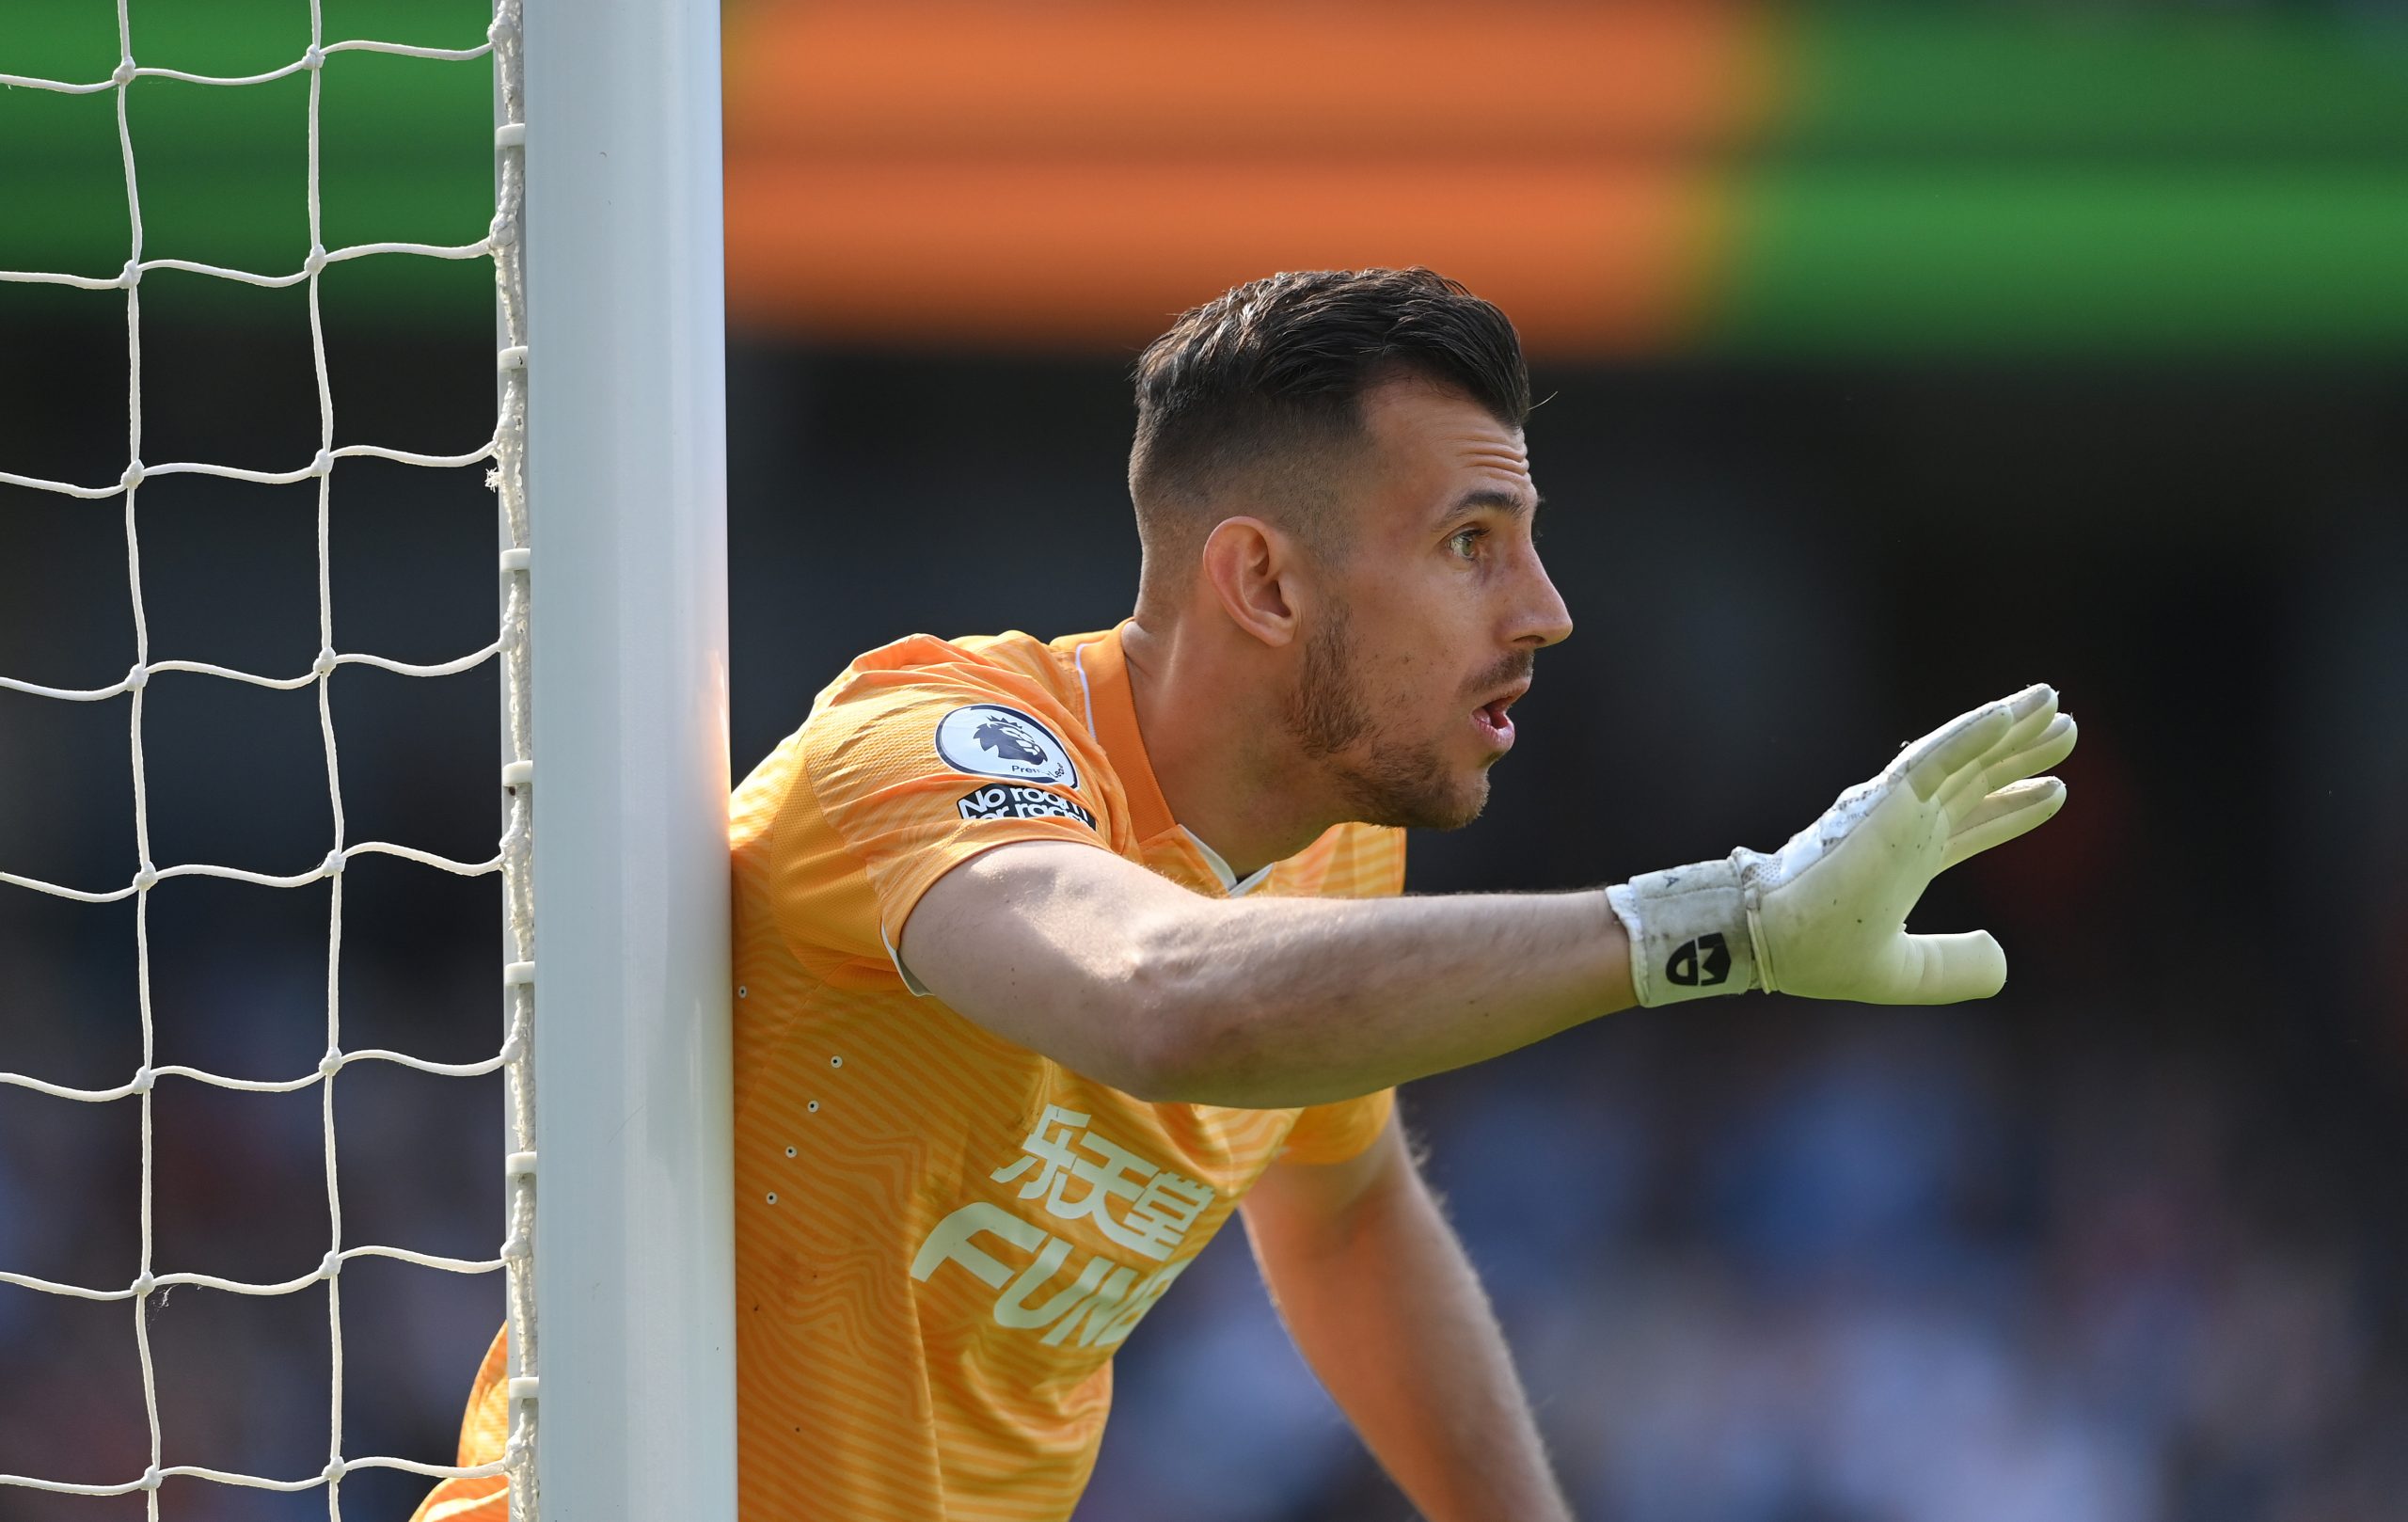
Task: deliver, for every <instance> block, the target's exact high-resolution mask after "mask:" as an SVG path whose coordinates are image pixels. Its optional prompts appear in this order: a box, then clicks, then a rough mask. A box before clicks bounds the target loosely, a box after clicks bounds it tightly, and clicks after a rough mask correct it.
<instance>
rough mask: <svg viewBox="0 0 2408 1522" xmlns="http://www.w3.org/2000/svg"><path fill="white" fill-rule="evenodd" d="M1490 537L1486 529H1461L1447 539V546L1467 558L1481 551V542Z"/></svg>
mask: <svg viewBox="0 0 2408 1522" xmlns="http://www.w3.org/2000/svg"><path fill="white" fill-rule="evenodd" d="M1487 537H1488V531H1487V530H1485V529H1461V530H1458V531H1456V532H1455V533H1454V534H1453V536H1452V537H1450V538H1449V539H1448V541H1447V547H1448V548H1449V549H1450V550H1452V551H1453V552H1454V553H1456V554H1458V555H1460V556H1462V557H1463V558H1464V559H1465V560H1470V559H1471V558H1472V557H1473V556H1475V555H1477V554H1479V553H1480V542H1481V540H1482V539H1485V538H1487Z"/></svg>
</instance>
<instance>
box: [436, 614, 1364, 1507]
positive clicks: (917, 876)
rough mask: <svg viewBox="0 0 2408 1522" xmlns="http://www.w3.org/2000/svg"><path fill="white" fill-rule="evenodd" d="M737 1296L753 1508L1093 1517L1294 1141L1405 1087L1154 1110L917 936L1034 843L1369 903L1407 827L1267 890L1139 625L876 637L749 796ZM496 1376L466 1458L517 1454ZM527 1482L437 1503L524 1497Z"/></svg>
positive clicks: (1312, 1144) (740, 952)
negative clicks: (966, 875)
mask: <svg viewBox="0 0 2408 1522" xmlns="http://www.w3.org/2000/svg"><path fill="white" fill-rule="evenodd" d="M732 835H733V840H734V846H735V865H736V905H735V910H736V982H737V1005H736V1148H737V1152H736V1249H737V1250H736V1260H737V1263H736V1272H737V1284H736V1296H737V1301H736V1308H737V1426H738V1458H737V1463H738V1487H739V1491H740V1494H741V1496H742V1502H743V1514H744V1516H745V1517H746V1519H747V1522H784V1519H787V1518H806V1517H808V1518H829V1519H844V1522H850V1519H854V1518H862V1519H865V1522H940V1519H946V1518H964V1519H967V1518H977V1519H998V1522H1001V1519H1006V1518H1008V1519H1012V1522H1038V1519H1057V1518H1062V1517H1066V1516H1068V1515H1069V1513H1070V1511H1071V1509H1072V1507H1073V1506H1075V1505H1076V1504H1077V1501H1078V1498H1079V1493H1080V1491H1081V1490H1082V1489H1083V1488H1084V1487H1085V1484H1086V1480H1087V1475H1088V1472H1089V1470H1090V1469H1091V1468H1092V1467H1093V1466H1094V1463H1095V1455H1096V1448H1097V1444H1098V1442H1099V1441H1100V1440H1101V1436H1102V1433H1103V1421H1104V1414H1105V1411H1106V1409H1107V1408H1108V1407H1109V1405H1110V1403H1111V1399H1112V1369H1111V1358H1112V1352H1113V1350H1114V1349H1115V1348H1117V1346H1119V1345H1120V1343H1121V1342H1122V1341H1123V1340H1125V1339H1127V1338H1128V1336H1129V1335H1130V1332H1131V1331H1132V1329H1133V1328H1134V1327H1135V1325H1136V1324H1137V1322H1138V1320H1139V1318H1141V1317H1142V1316H1144V1314H1145V1313H1146V1311H1147V1309H1148V1308H1149V1307H1150V1306H1152V1305H1153V1303H1154V1302H1155V1300H1156V1299H1158V1298H1159V1297H1160V1296H1161V1295H1162V1294H1163V1293H1164V1291H1166V1290H1168V1289H1169V1288H1170V1285H1171V1283H1172V1281H1173V1280H1175V1279H1177V1278H1178V1277H1179V1276H1180V1272H1181V1271H1182V1270H1184V1269H1185V1268H1186V1267H1187V1265H1188V1264H1189V1263H1190V1262H1191V1261H1193V1260H1194V1259H1195V1257H1196V1253H1197V1252H1198V1251H1200V1250H1201V1249H1202V1248H1203V1246H1204V1245H1205V1243H1206V1242H1207V1241H1209V1240H1210V1239H1211V1238H1212V1233H1213V1232H1214V1231H1216V1230H1218V1229H1220V1227H1221V1224H1222V1223H1223V1222H1224V1221H1226V1220H1227V1219H1228V1215H1229V1213H1230V1212H1231V1211H1232V1210H1233V1209H1235V1208H1236V1206H1237V1203H1238V1201H1239V1199H1240V1198H1241V1197H1244V1194H1245V1192H1246V1190H1247V1189H1248V1188H1249V1187H1250V1186H1251V1185H1252V1184H1253V1182H1254V1181H1255V1180H1256V1179H1257V1178H1259V1176H1260V1175H1261V1173H1262V1170H1263V1169H1264V1168H1265V1167H1267V1166H1269V1165H1271V1164H1272V1163H1273V1162H1274V1161H1275V1160H1277V1159H1279V1158H1282V1157H1285V1158H1287V1159H1289V1160H1291V1161H1299V1162H1316V1163H1335V1162H1340V1161H1343V1160H1344V1159H1346V1158H1349V1157H1352V1156H1354V1155H1355V1154H1356V1153H1358V1152H1360V1151H1361V1150H1363V1149H1365V1148H1366V1147H1368V1146H1369V1145H1370V1143H1371V1141H1372V1139H1373V1138H1374V1137H1375V1136H1377V1135H1378V1134H1379V1132H1380V1130H1381V1128H1382V1127H1383V1126H1384V1125H1385V1124H1386V1121H1387V1118H1388V1114H1389V1110H1390V1107H1391V1097H1390V1095H1389V1094H1387V1093H1385V1092H1384V1093H1379V1094H1373V1095H1370V1096H1368V1097H1366V1098H1363V1099H1359V1100H1352V1101H1348V1102H1342V1103H1337V1104H1326V1105H1318V1106H1314V1107H1311V1108H1308V1109H1303V1110H1293V1109H1290V1110H1236V1109H1222V1108H1218V1107H1214V1106H1211V1105H1200V1104H1149V1103H1147V1102H1142V1101H1140V1100H1137V1099H1134V1098H1133V1097H1131V1096H1130V1095H1127V1094H1123V1093H1121V1092H1119V1091H1118V1090H1117V1089H1114V1088H1111V1087H1109V1086H1106V1085H1103V1084H1101V1083H1098V1082H1096V1081H1094V1080H1092V1079H1088V1078H1085V1077H1082V1076H1081V1075H1079V1074H1078V1073H1075V1072H1072V1071H1070V1070H1069V1069H1067V1068H1064V1067H1063V1066H1061V1065H1060V1064H1059V1063H1056V1062H1054V1061H1052V1060H1050V1059H1048V1058H1046V1057H1044V1056H1041V1055H1039V1054H1037V1053H1035V1052H1032V1051H1029V1050H1027V1049H1026V1048H1024V1047H1020V1046H1016V1045H1014V1044H1012V1043H1011V1042H1009V1041H1006V1040H1004V1039H1002V1038H998V1037H995V1036H991V1035H990V1034H988V1033H987V1032H986V1031H984V1030H982V1029H980V1028H979V1027H978V1026H976V1025H974V1024H972V1023H970V1022H968V1021H967V1020H964V1019H963V1018H962V1017H960V1016H959V1015H957V1014H955V1013H954V1012H953V1011H952V1010H951V1009H949V1008H947V1007H945V1006H944V1005H943V1003H942V1002H940V1001H938V1000H936V999H934V998H931V997H927V996H926V994H925V992H924V991H922V990H920V989H919V988H918V987H917V985H916V984H914V983H913V981H912V980H911V975H910V973H909V971H908V970H907V969H905V968H903V967H902V966H901V965H900V964H899V963H898V961H897V959H896V957H895V950H894V948H895V945H896V944H897V943H899V941H900V939H901V932H902V927H903V924H904V922H905V920H906V919H908V918H909V917H910V915H911V910H912V907H913V906H914V905H915V904H917V903H918V902H919V898H920V895H921V894H923V893H925V892H927V889H928V887H929V885H930V884H932V883H934V882H935V881H936V880H938V879H939V878H941V877H943V875H944V874H945V873H946V872H948V871H950V870H952V869H953V868H954V867H956V866H958V865H959V864H962V863H963V862H965V861H967V860H969V859H970V858H971V857H973V856H974V855H976V854H977V853H978V852H980V851H983V850H987V849H990V848H993V847H996V846H1001V845H1006V844H1008V843H1011V842H1014V841H1022V840H1060V841H1069V842H1071V843H1073V844H1077V845H1083V846H1091V847H1094V848H1099V849H1102V850H1109V851H1112V852H1114V853H1115V854H1117V855H1119V856H1122V857H1126V858H1127V859H1129V860H1131V861H1133V862H1137V863H1140V864H1144V865H1145V866H1148V867H1149V868H1151V869H1152V870H1154V871H1155V872H1158V873H1160V874H1162V875H1163V876H1164V877H1166V878H1169V879H1171V880H1173V881H1176V882H1179V883H1181V884H1183V885H1185V886H1186V887H1189V888H1192V889H1194V890H1195V891H1196V892H1198V893H1203V894H1210V895H1213V896H1234V895H1238V894H1246V893H1253V894H1258V895H1259V894H1279V895H1295V896H1315V895H1318V896H1333V897H1369V896H1378V895H1386V894H1394V893H1397V892H1399V891H1400V890H1401V889H1402V885H1403V875H1404V838H1403V835H1402V832H1398V831H1393V830H1385V829H1378V828H1374V827H1372V826H1369V825H1340V826H1338V827H1337V828H1335V829H1333V830H1331V831H1330V832H1328V833H1326V834H1324V835H1323V836H1322V837H1321V838H1320V839H1319V840H1317V841H1315V842H1314V843H1313V844H1312V845H1311V846H1310V847H1308V848H1306V849H1305V850H1304V851H1302V852H1300V853H1298V854H1297V855H1295V856H1292V857H1291V858H1289V859H1288V860H1286V861H1284V862H1279V863H1276V864H1273V865H1272V866H1269V867H1266V868H1264V869H1263V870H1262V871H1260V872H1258V873H1256V874H1255V875H1254V876H1252V877H1250V878H1248V879H1246V880H1244V881H1238V880H1234V879H1233V878H1232V876H1231V873H1230V871H1229V869H1228V866H1227V864H1224V863H1223V862H1222V861H1221V859H1220V858H1219V857H1218V856H1217V855H1216V854H1215V853H1214V852H1213V851H1212V849H1211V848H1210V847H1208V846H1207V845H1205V843H1204V842H1202V841H1200V840H1198V839H1197V838H1196V837H1195V836H1194V835H1192V834H1189V833H1188V832H1186V831H1185V830H1183V829H1182V828H1180V825H1179V824H1178V822H1177V821H1175V820H1174V819H1173V818H1172V817H1171V815H1170V810H1169V808H1168V806H1167V805H1166V804H1165V803H1164V801H1163V797H1162V793H1161V790H1160V788H1159V787H1158V786H1157V785H1156V784H1155V781H1154V776H1153V771H1152V769H1151V768H1150V767H1149V765H1148V763H1147V760H1146V752H1145V745H1144V741H1143V739H1142V738H1141V737H1140V736H1139V734H1138V729H1137V717H1136V709H1135V706H1134V705H1133V702H1132V699H1131V696H1130V690H1129V678H1128V672H1127V668H1126V666H1125V665H1124V663H1123V660H1122V656H1121V648H1120V638H1119V633H1118V631H1117V630H1115V631H1112V632H1110V633H1105V634H1100V635H1099V634H1089V635H1078V636H1073V637H1070V638H1067V639H1062V640H1056V641H1054V642H1052V643H1050V644H1048V643H1043V642H1038V641H1037V640H1034V639H1032V638H1030V637H1029V636H1027V635H1024V634H1006V635H1000V636H996V637H993V638H983V637H982V638H971V639H963V640H955V641H943V640H936V639H932V638H928V637H926V636H915V637H913V638H911V639H907V640H902V641H898V642H895V643H894V644H890V645H887V646H885V647H884V648H882V649H879V650H874V651H871V652H870V653H869V654H867V655H865V656H863V657H862V658H860V659H859V660H856V661H854V662H853V664H852V665H851V666H849V667H848V668H847V669H846V671H845V673H844V674H843V675H841V676H839V677H838V678H837V679H836V680H835V681H834V682H833V683H832V684H830V686H829V687H828V688H827V689H826V690H824V691H822V692H821V693H820V694H819V697H818V700H817V702H816V703H815V704H814V705H813V706H812V711H811V717H810V719H809V720H808V721H806V722H805V723H804V724H803V726H802V727H801V728H800V730H798V731H796V732H795V733H794V734H793V735H791V736H788V737H786V739H785V740H784V743H782V744H781V745H780V746H779V747H778V749H777V750H776V751H775V752H773V753H771V754H770V755H769V757H768V759H767V760H765V761H764V762H762V763H761V765H760V766H759V767H758V768H757V769H755V770H754V771H753V775H752V776H751V777H749V778H747V779H746V780H745V782H744V784H743V785H742V786H741V787H739V788H738V789H737V793H736V799H735V808H734V817H733V823H732ZM503 1372H504V1371H503V1368H502V1359H501V1356H500V1350H499V1345H498V1342H497V1346H496V1348H495V1349H494V1351H493V1352H492V1354H491V1355H489V1356H488V1357H487V1359H486V1361H485V1366H484V1368H483V1369H482V1370H481V1371H479V1377H478V1381H477V1387H476V1389H475V1392H474V1394H473V1395H472V1397H471V1399H470V1403H469V1411H468V1418H467V1421H466V1422H465V1423H464V1424H463V1427H462V1433H461V1454H460V1456H461V1461H462V1462H463V1463H464V1464H479V1463H484V1462H487V1461H489V1460H490V1459H492V1458H494V1457H497V1456H499V1452H500V1444H501V1440H502V1438H503V1436H504V1431H503V1426H504V1408H505V1404H506V1382H505V1381H504V1379H503V1377H502V1376H503ZM502 1506H503V1500H502V1497H501V1494H500V1485H499V1482H498V1481H494V1480H485V1481H469V1482H462V1481H452V1482H445V1483H444V1484H443V1485H442V1486H440V1487H438V1488H437V1489H436V1492H435V1494H434V1495H432V1496H430V1497H429V1498H428V1499H427V1501H426V1503H425V1504H424V1505H423V1506H421V1507H420V1518H421V1519H422V1522H499V1518H500V1517H501V1515H502Z"/></svg>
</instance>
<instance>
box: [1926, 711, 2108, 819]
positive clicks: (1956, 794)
mask: <svg viewBox="0 0 2408 1522" xmlns="http://www.w3.org/2000/svg"><path fill="white" fill-rule="evenodd" d="M2017 727H2019V728H2020V727H2021V726H2020V725H2019V726H2017ZM2079 733H2080V732H2079V730H2078V729H2077V728H2076V727H2075V724H2074V721H2073V716H2072V715H2071V714H2066V713H2059V714H2052V715H2051V716H2050V719H2049V722H2048V724H2047V726H2046V727H2045V728H2043V729H2041V730H2039V731H2038V732H2037V733H2036V734H2035V735H2032V736H2029V737H2026V741H2025V743H2022V744H2010V745H2009V746H2007V747H2004V748H2002V750H2000V751H1999V752H1998V753H1996V754H1995V755H1994V756H1992V757H1987V758H1985V760H1984V764H1983V765H1981V766H1979V767H1972V768H1968V769H1966V770H1964V771H1962V772H1960V773H1958V774H1957V775H1956V776H1954V777H1951V778H1949V779H1948V785H1947V786H1946V787H1945V788H1944V789H1942V790H1941V795H1940V802H1941V807H1942V808H1945V809H1946V810H1948V812H1949V814H1950V815H1951V816H1955V815H1957V814H1960V813H1962V812H1963V811H1965V810H1967V809H1971V808H1974V807H1977V806H1979V804H1980V802H1981V801H1982V799H1984V798H1985V797H1987V796H1988V795H1989V794H1991V793H1995V792H1997V791H1998V790H1999V789H2000V788H2002V787H2004V786H2006V785H2008V784H2010V783H2018V782H2021V781H2022V780H2023V779H2024V778H2026V777H2030V776H2034V775H2036V774H2037V773H2039V772H2043V771H2046V770H2048V769H2050V768H2051V767H2053V766H2055V765H2056V764H2057V763H2058V762H2060V761H2062V760H2064V759H2065V758H2066V757H2067V756H2068V755H2071V754H2072V753H2073V746H2074V740H2075V739H2076V737H2078V735H2079ZM2010 738H2012V737H2010Z"/></svg>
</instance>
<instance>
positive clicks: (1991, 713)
mask: <svg viewBox="0 0 2408 1522" xmlns="http://www.w3.org/2000/svg"><path fill="white" fill-rule="evenodd" d="M2014 723H2015V718H2014V715H2013V714H2011V713H2010V712H2009V711H2008V709H2007V705H2006V704H2004V703H1993V704H1990V705H1988V706H1986V707H1980V708H1975V709H1974V710H1973V711H1972V712H1971V713H1968V714H1960V715H1958V716H1957V718H1955V719H1952V720H1950V721H1948V722H1947V723H1945V724H1942V725H1941V727H1940V728H1938V729H1935V730H1933V731H1932V732H1931V733H1930V734H1928V735H1925V737H1923V738H1921V739H1919V740H1917V741H1915V742H1914V743H1913V744H1912V745H1909V746H1908V747H1907V750H1906V753H1905V754H1903V755H1901V756H1899V757H1898V759H1897V760H1896V761H1894V762H1893V763H1892V765H1893V767H1895V768H1896V769H1898V770H1899V771H1903V772H1904V773H1906V778H1907V784H1908V785H1909V786H1910V787H1912V788H1913V789H1914V790H1915V797H1917V798H1919V799H1921V800H1923V801H1925V802H1926V803H1928V802H1930V801H1931V800H1932V797H1933V795H1934V794H1936V793H1938V792H1939V791H1940V790H1941V785H1942V784H1944V783H1946V782H1947V781H1948V779H1949V778H1951V777H1953V776H1955V775H1956V774H1957V772H1959V771H1962V770H1964V769H1966V768H1967V767H1969V766H1972V765H1973V764H1974V763H1975V762H1977V761H1979V760H1980V759H1981V758H1982V756H1983V755H1984V754H1986V753H1988V751H1989V749H1990V747H1991V746H1993V745H1996V744H1997V743H1998V742H1999V738H2000V737H2002V736H2004V734H2005V733H2006V732H2007V730H2008V729H2010V728H2012V727H2013V726H2014Z"/></svg>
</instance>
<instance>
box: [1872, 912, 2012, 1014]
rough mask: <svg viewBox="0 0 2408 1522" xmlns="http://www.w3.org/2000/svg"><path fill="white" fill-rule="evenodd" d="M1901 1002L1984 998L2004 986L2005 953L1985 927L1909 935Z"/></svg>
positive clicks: (1917, 1002)
mask: <svg viewBox="0 0 2408 1522" xmlns="http://www.w3.org/2000/svg"><path fill="white" fill-rule="evenodd" d="M1905 940H1906V943H1907V951H1908V959H1907V963H1906V971H1907V973H1908V979H1907V983H1906V986H1905V987H1904V988H1902V989H1900V990H1899V991H1898V995H1899V996H1898V1002H1899V1003H1901V1004H1955V1003H1957V1002H1958V1001H1959V1000H1962V999H1987V998H1988V997H1989V996H1990V995H1991V994H1993V993H1996V992H1997V991H1999V990H2001V989H2003V988H2004V987H2006V953H2005V952H2004V950H2002V949H2000V947H1999V943H1998V941H1997V939H1996V938H1995V937H1993V936H1992V935H1991V934H1990V933H1989V932H1988V930H1968V931H1966V932H1965V933H1963V934H1961V935H1910V936H1907V937H1906V938H1905Z"/></svg>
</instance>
